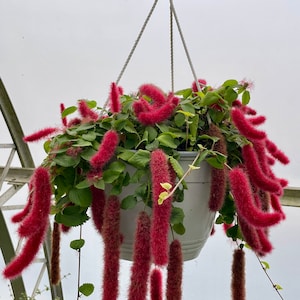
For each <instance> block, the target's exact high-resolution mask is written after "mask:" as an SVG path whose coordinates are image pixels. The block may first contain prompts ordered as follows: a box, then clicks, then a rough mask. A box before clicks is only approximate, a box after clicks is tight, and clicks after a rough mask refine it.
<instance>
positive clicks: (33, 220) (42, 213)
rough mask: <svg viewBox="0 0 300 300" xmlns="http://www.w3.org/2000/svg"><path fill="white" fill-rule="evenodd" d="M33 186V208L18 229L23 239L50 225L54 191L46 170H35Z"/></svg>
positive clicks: (39, 168) (42, 168)
mask: <svg viewBox="0 0 300 300" xmlns="http://www.w3.org/2000/svg"><path fill="white" fill-rule="evenodd" d="M32 185H33V187H32V188H33V195H32V206H31V209H30V212H29V213H28V214H27V216H26V217H25V218H24V219H23V221H22V223H21V224H20V226H19V229H18V233H19V235H20V236H21V237H28V236H30V235H32V234H35V233H36V232H37V231H39V229H40V228H41V227H44V226H46V225H45V224H48V215H49V213H50V206H51V194H52V191H51V184H50V175H49V172H48V170H47V169H46V168H44V167H38V168H37V169H36V170H35V172H34V174H33V183H32Z"/></svg>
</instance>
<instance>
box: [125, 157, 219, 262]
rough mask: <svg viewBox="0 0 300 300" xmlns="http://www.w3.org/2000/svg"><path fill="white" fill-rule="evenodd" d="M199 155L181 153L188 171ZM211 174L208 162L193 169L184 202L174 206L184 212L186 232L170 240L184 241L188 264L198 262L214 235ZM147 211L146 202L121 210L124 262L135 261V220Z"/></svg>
mask: <svg viewBox="0 0 300 300" xmlns="http://www.w3.org/2000/svg"><path fill="white" fill-rule="evenodd" d="M195 156H196V154H195V152H181V159H180V161H179V162H180V164H181V166H182V168H183V169H184V170H187V169H188V168H189V165H190V164H192V162H193V160H194V158H195ZM210 171H211V168H210V166H209V165H208V163H206V162H202V163H201V167H200V169H196V170H193V171H192V172H191V173H190V174H189V176H187V178H186V180H185V181H186V183H187V186H188V189H187V190H184V201H183V202H176V203H175V204H174V205H175V206H176V207H180V208H182V209H183V211H184V215H185V217H184V222H183V223H184V227H185V233H184V234H183V235H179V234H176V233H175V232H171V230H170V233H169V241H172V240H173V239H179V240H180V242H181V245H182V251H183V258H184V260H185V261H187V260H191V259H194V258H196V257H197V256H198V255H199V253H200V251H201V249H202V248H203V246H204V245H205V243H206V241H207V239H208V237H209V235H210V233H211V230H212V226H213V223H214V219H215V212H212V211H210V210H209V208H208V200H209V194H210ZM129 172H130V170H129ZM136 186H137V185H136V184H132V185H130V186H128V187H126V188H124V189H123V192H122V194H121V195H120V199H123V198H125V197H126V196H127V195H130V194H133V193H134V190H135V188H136ZM144 209H145V210H146V211H147V210H148V211H149V212H151V210H150V208H148V207H147V208H145V204H144V202H142V201H141V202H139V203H138V204H137V205H136V206H135V207H134V208H133V209H128V210H121V223H120V230H121V233H122V235H123V243H122V245H121V258H122V259H125V260H132V254H133V244H134V235H135V229H136V222H134V220H136V218H137V216H138V213H139V212H140V211H142V210H144Z"/></svg>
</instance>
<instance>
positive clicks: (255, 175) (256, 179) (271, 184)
mask: <svg viewBox="0 0 300 300" xmlns="http://www.w3.org/2000/svg"><path fill="white" fill-rule="evenodd" d="M242 156H243V159H244V164H245V166H246V169H247V172H248V174H249V176H250V179H251V181H252V182H253V183H254V184H255V185H256V186H258V187H259V188H261V189H262V190H265V191H268V192H272V193H278V194H281V193H282V187H281V185H280V184H279V183H278V181H277V180H276V179H273V178H270V177H267V176H269V175H270V174H266V176H265V174H264V173H263V170H262V168H261V165H260V162H259V161H258V157H257V155H256V153H255V151H254V148H253V147H252V146H251V145H250V144H249V145H245V146H244V147H243V149H242Z"/></svg>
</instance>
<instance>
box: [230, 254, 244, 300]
mask: <svg viewBox="0 0 300 300" xmlns="http://www.w3.org/2000/svg"><path fill="white" fill-rule="evenodd" d="M245 277H246V276H245V252H244V251H243V250H242V249H236V250H235V251H234V253H233V262H232V267H231V295H232V300H245V299H246V285H245V284H246V279H245Z"/></svg>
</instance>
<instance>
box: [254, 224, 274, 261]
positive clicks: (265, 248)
mask: <svg viewBox="0 0 300 300" xmlns="http://www.w3.org/2000/svg"><path fill="white" fill-rule="evenodd" d="M256 231H257V236H258V238H259V241H260V245H261V251H260V252H258V254H259V255H261V256H263V255H265V254H267V253H271V251H272V250H273V246H272V244H271V242H270V241H269V239H268V237H267V234H266V230H265V229H263V228H257V229H256Z"/></svg>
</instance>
